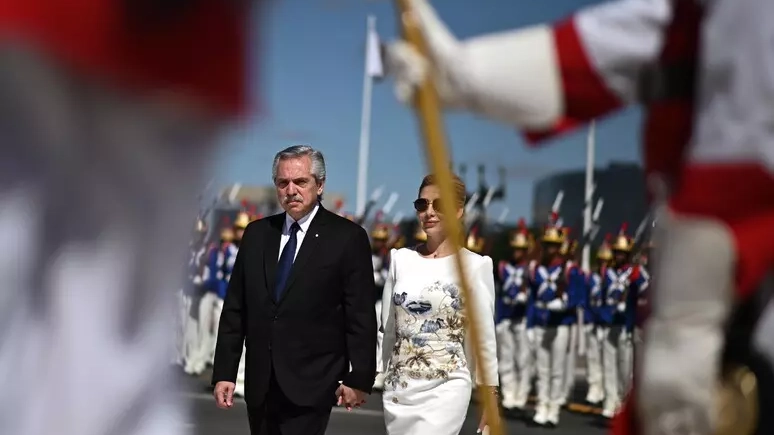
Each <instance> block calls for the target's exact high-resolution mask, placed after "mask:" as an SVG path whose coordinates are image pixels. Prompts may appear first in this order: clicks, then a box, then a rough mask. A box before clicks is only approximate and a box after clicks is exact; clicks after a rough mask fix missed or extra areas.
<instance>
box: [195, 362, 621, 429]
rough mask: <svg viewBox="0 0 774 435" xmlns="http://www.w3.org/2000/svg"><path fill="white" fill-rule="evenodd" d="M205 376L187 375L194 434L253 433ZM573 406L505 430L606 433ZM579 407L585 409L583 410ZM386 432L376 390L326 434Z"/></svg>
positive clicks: (468, 425) (590, 413)
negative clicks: (544, 423)
mask: <svg viewBox="0 0 774 435" xmlns="http://www.w3.org/2000/svg"><path fill="white" fill-rule="evenodd" d="M206 379H207V378H206V376H204V377H202V378H200V379H195V378H186V379H185V388H184V391H183V392H182V393H181V394H183V395H184V396H185V397H186V398H188V399H190V400H191V402H192V406H193V414H192V420H191V421H190V422H189V423H188V424H187V426H188V427H190V428H192V429H193V430H194V431H193V435H250V432H249V429H248V426H247V414H246V410H245V404H244V402H243V401H241V400H238V401H237V405H236V406H234V408H232V409H230V410H221V409H218V408H216V407H215V404H214V402H213V399H212V395H211V392H210V391H211V390H210V389H209V388H208V386H207V381H206ZM572 408H573V409H574V410H576V412H571V411H568V410H566V411H563V413H562V417H561V422H560V424H559V427H557V428H555V429H543V428H536V427H531V426H529V425H528V424H526V423H525V422H523V421H521V420H519V419H516V418H513V417H511V418H506V420H505V425H506V430H507V432H506V433H507V434H508V435H516V434H518V435H537V434H549V433H550V434H555V435H602V434H605V433H607V431H606V430H605V429H604V426H602V425H600V421H599V420H598V419H599V417H597V416H596V415H595V412H596V411H597V410H595V409H593V408H589V407H583V406H573V407H572ZM577 411H582V413H581V412H577ZM475 413H476V411H475V406H474V405H471V409H470V411H469V412H468V418H467V420H466V422H465V426H464V427H463V429H462V432H461V434H462V435H465V434H475V433H476V426H477V420H478V419H477V417H476V415H475ZM506 417H509V416H506ZM384 433H385V432H384V421H383V419H382V411H381V396H379V395H378V394H375V395H372V396H371V397H370V400H369V402H368V403H367V404H366V406H365V407H364V408H362V409H359V410H353V411H351V412H348V411H346V410H344V409H341V408H334V409H333V414H332V416H331V422H330V425H329V427H328V432H327V435H383V434H384ZM428 435H432V434H428Z"/></svg>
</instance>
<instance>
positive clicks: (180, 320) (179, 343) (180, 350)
mask: <svg viewBox="0 0 774 435" xmlns="http://www.w3.org/2000/svg"><path fill="white" fill-rule="evenodd" d="M176 296H177V297H176V299H177V317H176V318H175V320H176V321H177V322H176V325H175V354H174V356H173V359H172V364H174V365H179V366H183V365H185V327H186V321H187V319H186V317H188V315H187V309H188V308H190V307H191V298H190V297H189V296H188V295H186V294H185V292H184V291H183V290H182V289H181V290H178V291H177V295H176Z"/></svg>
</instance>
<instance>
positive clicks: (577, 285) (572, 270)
mask: <svg viewBox="0 0 774 435" xmlns="http://www.w3.org/2000/svg"><path fill="white" fill-rule="evenodd" d="M564 232H565V240H564V243H563V244H562V249H561V250H560V252H561V254H562V256H564V260H565V271H566V276H567V295H568V303H567V310H566V311H565V314H564V319H563V320H562V323H561V324H562V325H565V326H567V328H568V329H569V339H568V347H567V358H566V361H565V370H564V383H563V385H564V387H563V388H564V394H563V395H562V399H561V401H560V403H561V404H562V405H565V404H566V403H567V402H568V401H569V400H570V399H572V397H571V396H572V393H573V391H574V388H575V373H576V369H577V355H578V334H579V330H578V313H579V310H582V309H583V306H584V305H585V303H586V287H587V284H586V274H585V273H583V270H582V269H581V268H580V265H579V264H578V262H577V261H575V258H576V252H577V247H578V242H577V241H576V240H572V239H571V238H570V229H569V228H565V230H564ZM584 322H585V318H584Z"/></svg>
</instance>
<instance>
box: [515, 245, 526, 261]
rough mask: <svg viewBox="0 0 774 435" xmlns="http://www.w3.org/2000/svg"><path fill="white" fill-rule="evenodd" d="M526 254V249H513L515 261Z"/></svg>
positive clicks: (521, 258)
mask: <svg viewBox="0 0 774 435" xmlns="http://www.w3.org/2000/svg"><path fill="white" fill-rule="evenodd" d="M526 256H527V250H526V249H524V248H516V249H514V250H513V259H514V260H515V261H521V260H523V259H524V257H526Z"/></svg>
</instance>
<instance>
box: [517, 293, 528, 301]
mask: <svg viewBox="0 0 774 435" xmlns="http://www.w3.org/2000/svg"><path fill="white" fill-rule="evenodd" d="M516 302H518V303H520V304H526V303H527V294H526V293H524V292H519V294H518V295H516Z"/></svg>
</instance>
